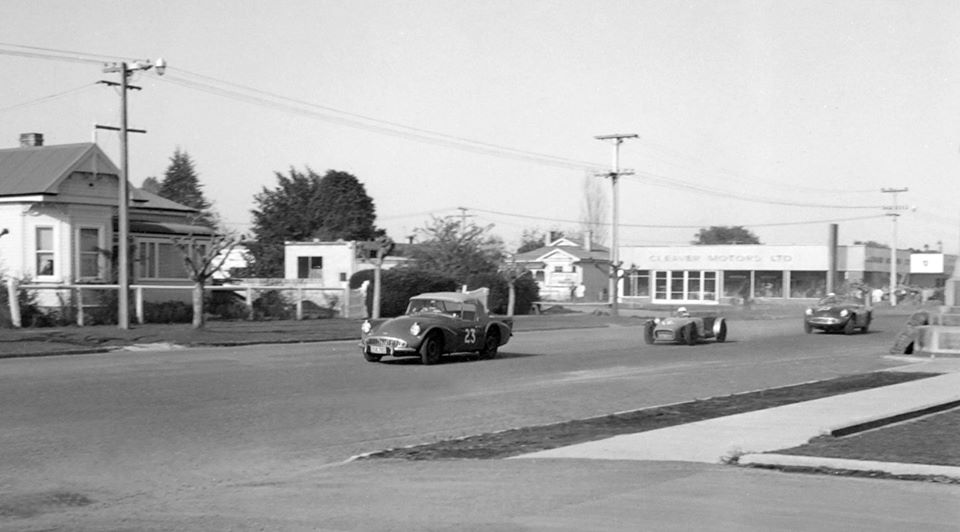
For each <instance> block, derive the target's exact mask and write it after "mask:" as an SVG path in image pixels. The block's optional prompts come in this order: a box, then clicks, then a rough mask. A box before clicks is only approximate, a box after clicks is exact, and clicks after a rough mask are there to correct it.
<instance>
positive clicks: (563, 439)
mask: <svg viewBox="0 0 960 532" xmlns="http://www.w3.org/2000/svg"><path fill="white" fill-rule="evenodd" d="M935 375H938V374H936V373H897V372H876V373H866V374H862V375H850V376H845V377H838V378H835V379H829V380H824V381H817V382H812V383H805V384H797V385H793V386H784V387H781V388H771V389H768V390H761V391H756V392H747V393H741V394H735V395H727V396H722V397H714V398H710V399H704V400H695V401H690V402H686V403H678V404H674V405H668V406H660V407H654V408H645V409H642V410H635V411H632V412H624V413H620V414H611V415H608V416H601V417H595V418H588V419H578V420H573V421H566V422H562V423H554V424H550V425H539V426H534V427H523V428H517V429H510V430H505V431H501V432H492V433H487V434H478V435H475V436H468V437H466V438H458V439H455V440H446V441H439V442H434V443H428V444H423V445H416V446H412V447H402V448H397V449H388V450H385V451H379V452H375V453H371V454H368V455H364V456H363V457H362V458H361V459H375V458H399V459H405V460H437V459H496V458H506V457H509V456H516V455H520V454H526V453H531V452H535V451H543V450H547V449H555V448H557V447H564V446H567V445H574V444H578V443H584V442H588V441H596V440H601V439H605V438H610V437H613V436H618V435H621V434H635V433H638V432H646V431H650V430H656V429H661V428H665V427H672V426H675V425H682V424H684V423H692V422H695V421H703V420H705V419H713V418H717V417H723V416H730V415H733V414H742V413H744V412H752V411H755V410H763V409H767V408H774V407H777V406H783V405H788V404H792V403H799V402H802V401H812V400H814V399H820V398H823V397H830V396H833V395H839V394H843V393H850V392H856V391H859V390H867V389H870V388H878V387H881V386H889V385H892V384H899V383H901V382H908V381H912V380H917V379H924V378H928V377H933V376H935Z"/></svg>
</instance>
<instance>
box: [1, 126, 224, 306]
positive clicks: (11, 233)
mask: <svg viewBox="0 0 960 532" xmlns="http://www.w3.org/2000/svg"><path fill="white" fill-rule="evenodd" d="M20 140H21V145H20V147H18V148H11V149H2V150H0V234H2V236H0V272H2V273H3V275H4V276H6V277H13V278H18V279H29V280H32V281H33V282H37V283H44V284H64V285H68V284H89V283H107V282H110V281H111V280H112V277H113V276H112V275H111V264H110V258H109V256H110V253H114V254H115V252H116V249H117V229H116V225H117V211H118V208H117V205H118V202H119V200H118V196H119V177H118V176H119V174H120V172H119V170H118V169H117V167H116V166H115V165H114V164H113V162H112V161H110V159H109V158H108V157H107V156H106V155H105V154H104V153H103V151H102V150H101V149H100V148H99V147H98V146H97V145H96V144H94V143H78V144H65V145H57V146H44V145H43V136H42V135H40V134H38V133H28V134H24V135H21V138H20ZM130 191H131V193H130V207H129V234H130V237H131V241H132V242H131V253H132V254H133V257H132V260H131V270H132V271H131V272H130V281H131V283H138V284H166V285H170V284H176V283H185V282H186V279H187V273H186V269H185V268H184V265H183V259H182V255H181V254H180V251H179V250H178V249H177V248H176V247H175V246H174V244H173V240H172V238H173V237H176V236H188V235H190V236H194V237H198V238H200V239H201V240H202V239H209V238H210V236H211V235H212V234H213V231H212V230H211V229H209V228H206V227H202V226H197V225H194V224H192V223H191V220H192V219H193V218H194V217H195V216H196V215H197V214H198V213H197V211H196V210H195V209H192V208H190V207H186V206H184V205H180V204H178V203H175V202H172V201H169V200H167V199H164V198H161V197H159V196H156V195H154V194H150V193H147V192H144V191H142V190H138V189H135V188H132V187H131V188H130ZM178 293H179V291H178ZM48 295H49V294H44V293H40V294H39V297H40V298H41V301H40V303H41V305H44V304H53V303H51V302H44V300H43V298H44V297H45V296H48ZM61 297H62V296H61ZM174 298H177V299H189V293H188V292H183V294H179V295H176V294H175V293H174V292H170V293H162V292H161V291H160V290H157V291H154V293H152V294H149V299H154V300H165V299H174ZM48 299H49V297H48Z"/></svg>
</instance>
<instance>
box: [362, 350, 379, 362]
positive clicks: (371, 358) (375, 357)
mask: <svg viewBox="0 0 960 532" xmlns="http://www.w3.org/2000/svg"><path fill="white" fill-rule="evenodd" d="M363 358H364V359H365V360H366V361H367V362H380V355H374V354H373V353H371V352H370V351H367V350H366V349H364V351H363Z"/></svg>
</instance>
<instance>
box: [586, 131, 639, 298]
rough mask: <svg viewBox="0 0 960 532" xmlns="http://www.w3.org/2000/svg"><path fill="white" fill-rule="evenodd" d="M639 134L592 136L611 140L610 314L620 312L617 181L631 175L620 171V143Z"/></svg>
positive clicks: (609, 175)
mask: <svg viewBox="0 0 960 532" xmlns="http://www.w3.org/2000/svg"><path fill="white" fill-rule="evenodd" d="M638 137H639V135H637V134H636V133H616V134H612V135H597V136H595V137H594V138H595V139H597V140H602V141H608V140H612V141H613V170H611V171H610V173H608V174H606V175H607V177H609V178H610V184H611V186H612V187H613V195H612V197H611V202H612V203H613V208H612V209H610V210H611V223H610V288H609V292H610V294H609V296H610V315H611V316H618V315H619V314H620V308H619V305H618V301H617V287H618V286H619V281H620V266H621V264H620V248H619V245H620V244H619V242H618V241H617V225H618V212H617V209H618V206H619V205H618V204H619V202H618V201H617V181H618V180H619V178H620V176H621V175H632V174H633V172H631V171H625V172H621V171H620V145H621V144H623V141H624V140H625V139H635V138H638Z"/></svg>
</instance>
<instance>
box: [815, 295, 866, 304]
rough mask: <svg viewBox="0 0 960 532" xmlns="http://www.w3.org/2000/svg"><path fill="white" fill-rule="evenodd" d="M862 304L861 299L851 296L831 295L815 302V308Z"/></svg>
mask: <svg viewBox="0 0 960 532" xmlns="http://www.w3.org/2000/svg"><path fill="white" fill-rule="evenodd" d="M863 304H864V303H863V298H860V297H857V296H855V295H853V294H841V295H832V296H827V297H825V298H823V299H821V300H820V301H817V306H820V307H828V306H838V305H863Z"/></svg>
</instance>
